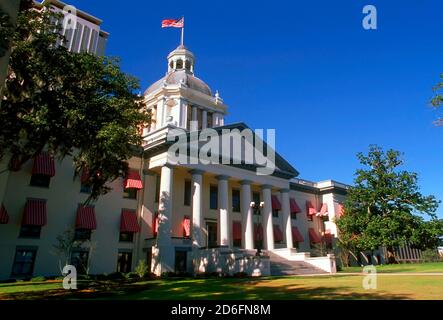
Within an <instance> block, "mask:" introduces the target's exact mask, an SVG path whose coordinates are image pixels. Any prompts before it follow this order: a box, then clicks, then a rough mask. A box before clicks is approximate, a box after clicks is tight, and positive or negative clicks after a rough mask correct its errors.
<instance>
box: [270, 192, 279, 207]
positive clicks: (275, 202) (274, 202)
mask: <svg viewBox="0 0 443 320" xmlns="http://www.w3.org/2000/svg"><path fill="white" fill-rule="evenodd" d="M271 203H272V210H281V203H280V201H279V200H278V198H277V196H274V195H272V196H271Z"/></svg>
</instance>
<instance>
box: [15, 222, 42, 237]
mask: <svg viewBox="0 0 443 320" xmlns="http://www.w3.org/2000/svg"><path fill="white" fill-rule="evenodd" d="M41 230H42V227H41V226H31V225H23V226H21V228H20V235H19V237H20V238H34V239H39V238H40V232H41Z"/></svg>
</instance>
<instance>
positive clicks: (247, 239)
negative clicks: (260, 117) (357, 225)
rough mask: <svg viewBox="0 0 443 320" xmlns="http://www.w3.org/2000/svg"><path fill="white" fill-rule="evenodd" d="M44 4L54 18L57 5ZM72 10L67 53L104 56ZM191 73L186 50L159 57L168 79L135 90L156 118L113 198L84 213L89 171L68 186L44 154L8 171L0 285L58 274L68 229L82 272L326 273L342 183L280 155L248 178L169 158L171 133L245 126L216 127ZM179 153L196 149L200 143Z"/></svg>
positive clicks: (90, 23)
mask: <svg viewBox="0 0 443 320" xmlns="http://www.w3.org/2000/svg"><path fill="white" fill-rule="evenodd" d="M51 3H53V4H54V7H55V8H57V9H58V10H60V9H61V8H62V7H63V5H64V4H62V3H61V2H58V1H51ZM78 13H80V14H79V18H80V19H79V21H78V28H77V29H76V30H75V31H73V32H72V33H68V32H66V34H67V35H68V36H67V37H68V38H70V39H71V42H69V43H68V46H69V48H70V50H73V51H76V52H78V50H91V52H95V53H97V54H100V53H102V52H103V49H102V46H104V42H105V39H106V38H107V34H106V33H105V32H103V31H102V30H100V28H99V26H100V22H101V21H100V20H99V19H97V18H95V17H92V16H90V15H89V14H87V13H84V12H81V11H78ZM195 66H196V58H195V56H194V54H193V53H192V52H191V51H189V50H188V49H187V48H186V47H184V46H183V45H180V46H179V47H177V48H176V49H175V50H173V51H172V52H171V53H170V54H169V55H168V56H167V65H166V66H165V67H166V70H167V73H166V75H165V76H164V77H163V78H161V79H160V80H158V81H157V82H155V83H154V84H152V85H151V86H150V87H149V88H147V90H146V91H145V93H144V97H145V100H146V105H147V108H148V110H149V111H150V112H151V113H152V118H153V121H152V122H151V123H149V124H146V126H145V127H144V128H143V132H142V134H143V140H144V144H143V148H142V150H140V153H139V154H136V155H134V156H133V157H132V158H131V159H128V164H129V167H130V170H129V173H128V175H127V176H126V177H122V178H120V179H118V180H116V181H114V182H112V184H111V187H112V191H111V192H110V193H108V194H106V195H104V196H102V197H100V198H99V199H98V200H97V201H96V202H95V203H93V204H92V205H88V206H84V205H83V203H84V201H85V200H86V199H87V197H88V195H89V193H88V192H89V190H88V187H87V186H86V185H85V184H84V183H83V182H84V181H85V180H84V177H85V176H86V174H87V172H85V173H84V174H85V176H83V175H82V176H81V177H75V175H74V167H73V164H72V158H69V157H68V158H65V159H64V160H63V161H56V160H55V159H53V158H52V157H50V156H49V155H48V154H46V153H42V154H40V155H39V156H37V157H36V158H35V159H33V160H31V161H28V163H26V164H25V165H24V166H23V168H22V169H21V170H20V171H17V172H11V173H9V177H8V178H7V180H6V181H4V185H5V187H4V189H5V192H4V197H3V201H2V205H1V211H0V261H1V262H0V278H10V277H14V278H18V277H31V276H35V275H57V274H59V273H60V269H59V266H60V260H61V257H60V255H58V254H56V253H55V248H54V247H55V246H56V245H57V243H58V240H57V239H58V238H59V237H60V236H62V235H63V234H64V233H65V232H66V231H67V230H73V232H74V233H75V238H76V239H82V240H84V239H89V240H90V241H89V242H87V244H86V245H85V246H82V247H79V248H76V249H75V250H74V251H73V252H72V254H71V256H70V257H69V260H70V262H71V263H72V264H73V265H75V266H76V267H77V268H78V270H79V272H89V273H91V274H98V273H111V272H115V271H120V272H129V271H131V270H133V269H134V267H135V265H136V264H137V263H138V261H140V260H144V261H146V262H147V264H148V265H149V268H150V270H151V271H152V272H154V273H156V274H158V275H160V274H162V273H164V272H190V273H193V272H197V273H198V272H212V271H220V272H227V273H235V272H246V273H248V274H251V275H267V274H270V273H272V270H271V267H270V260H271V261H272V259H277V260H283V261H288V262H291V261H292V262H294V261H298V262H303V263H305V264H306V265H310V266H312V268H314V269H315V270H319V271H321V272H335V258H334V256H333V255H332V254H328V253H331V252H332V248H333V244H334V238H335V237H336V235H337V230H336V227H335V223H334V219H336V218H337V217H338V216H339V215H340V212H341V208H342V205H341V204H342V202H343V201H344V199H345V196H346V190H347V186H346V185H344V184H341V183H338V182H336V181H333V180H328V181H322V182H318V183H314V182H309V181H306V180H303V179H300V178H298V175H299V172H298V171H297V170H296V169H295V168H294V167H293V166H292V165H291V164H290V163H288V162H287V161H286V160H285V159H284V158H283V157H282V156H281V155H279V154H278V153H276V154H275V170H273V171H272V173H271V174H268V175H259V174H257V170H258V168H260V166H261V165H260V163H258V162H257V161H254V162H253V163H246V162H245V161H240V162H236V161H234V160H235V158H236V156H238V155H236V154H235V153H232V154H231V155H230V158H229V159H227V160H229V161H226V162H222V163H220V164H214V163H210V164H204V163H200V162H197V163H193V162H191V163H188V162H183V163H182V162H179V163H177V162H176V161H175V160H174V159H173V156H172V154H171V153H170V152H169V151H170V147H171V141H169V140H168V135H170V134H171V133H172V132H176V131H177V130H181V132H183V133H184V135H185V136H186V138H187V139H189V138H190V137H191V136H192V134H194V133H199V132H202V130H204V129H207V128H212V129H213V131H212V132H215V133H217V134H221V137H222V136H223V134H224V133H223V132H225V131H228V130H229V132H239V133H242V132H244V131H245V130H246V129H248V127H247V125H246V124H244V123H236V124H226V123H225V115H226V113H227V110H228V106H227V105H226V104H225V103H224V101H223V99H222V98H221V97H220V94H219V93H218V92H215V93H214V92H213V91H212V90H211V88H210V87H209V86H208V85H207V84H206V83H205V82H204V81H202V80H201V79H199V78H198V77H197V76H196V71H197V68H196V67H195ZM239 107H241V106H239ZM270 126H271V127H272V124H270ZM221 139H222V138H221ZM252 141H253V142H252V149H248V148H249V147H250V146H248V144H247V143H248V141H246V140H245V141H244V143H243V144H242V145H241V149H240V151H241V152H240V154H246V150H255V149H256V147H257V143H258V142H260V141H261V142H262V143H264V144H265V145H266V143H265V142H263V141H262V140H260V139H259V138H258V137H257V136H255V135H254V136H253V140H252ZM194 149H195V150H194ZM187 150H188V151H189V152H192V151H201V150H202V145H201V144H197V145H196V146H192V145H191V146H190V147H189V149H187ZM267 155H269V154H267ZM319 244H322V246H321V248H323V249H321V250H319ZM258 249H259V250H258ZM260 250H261V251H262V253H261V254H257V253H259V251H260ZM314 256H315V257H314Z"/></svg>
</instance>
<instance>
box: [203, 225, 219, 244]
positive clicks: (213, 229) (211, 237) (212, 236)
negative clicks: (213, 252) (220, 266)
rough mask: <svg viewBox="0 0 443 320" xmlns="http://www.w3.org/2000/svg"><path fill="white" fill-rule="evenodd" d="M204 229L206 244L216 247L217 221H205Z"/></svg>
mask: <svg viewBox="0 0 443 320" xmlns="http://www.w3.org/2000/svg"><path fill="white" fill-rule="evenodd" d="M206 230H207V231H208V236H207V243H206V246H207V247H208V248H214V247H217V222H206Z"/></svg>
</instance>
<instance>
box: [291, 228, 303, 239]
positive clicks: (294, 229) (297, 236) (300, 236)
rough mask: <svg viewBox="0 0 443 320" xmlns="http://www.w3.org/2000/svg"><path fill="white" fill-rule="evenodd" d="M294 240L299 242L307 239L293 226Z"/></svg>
mask: <svg viewBox="0 0 443 320" xmlns="http://www.w3.org/2000/svg"><path fill="white" fill-rule="evenodd" d="M292 240H293V241H297V242H303V241H305V239H303V236H302V235H301V233H300V231H299V230H298V228H297V227H292Z"/></svg>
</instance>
